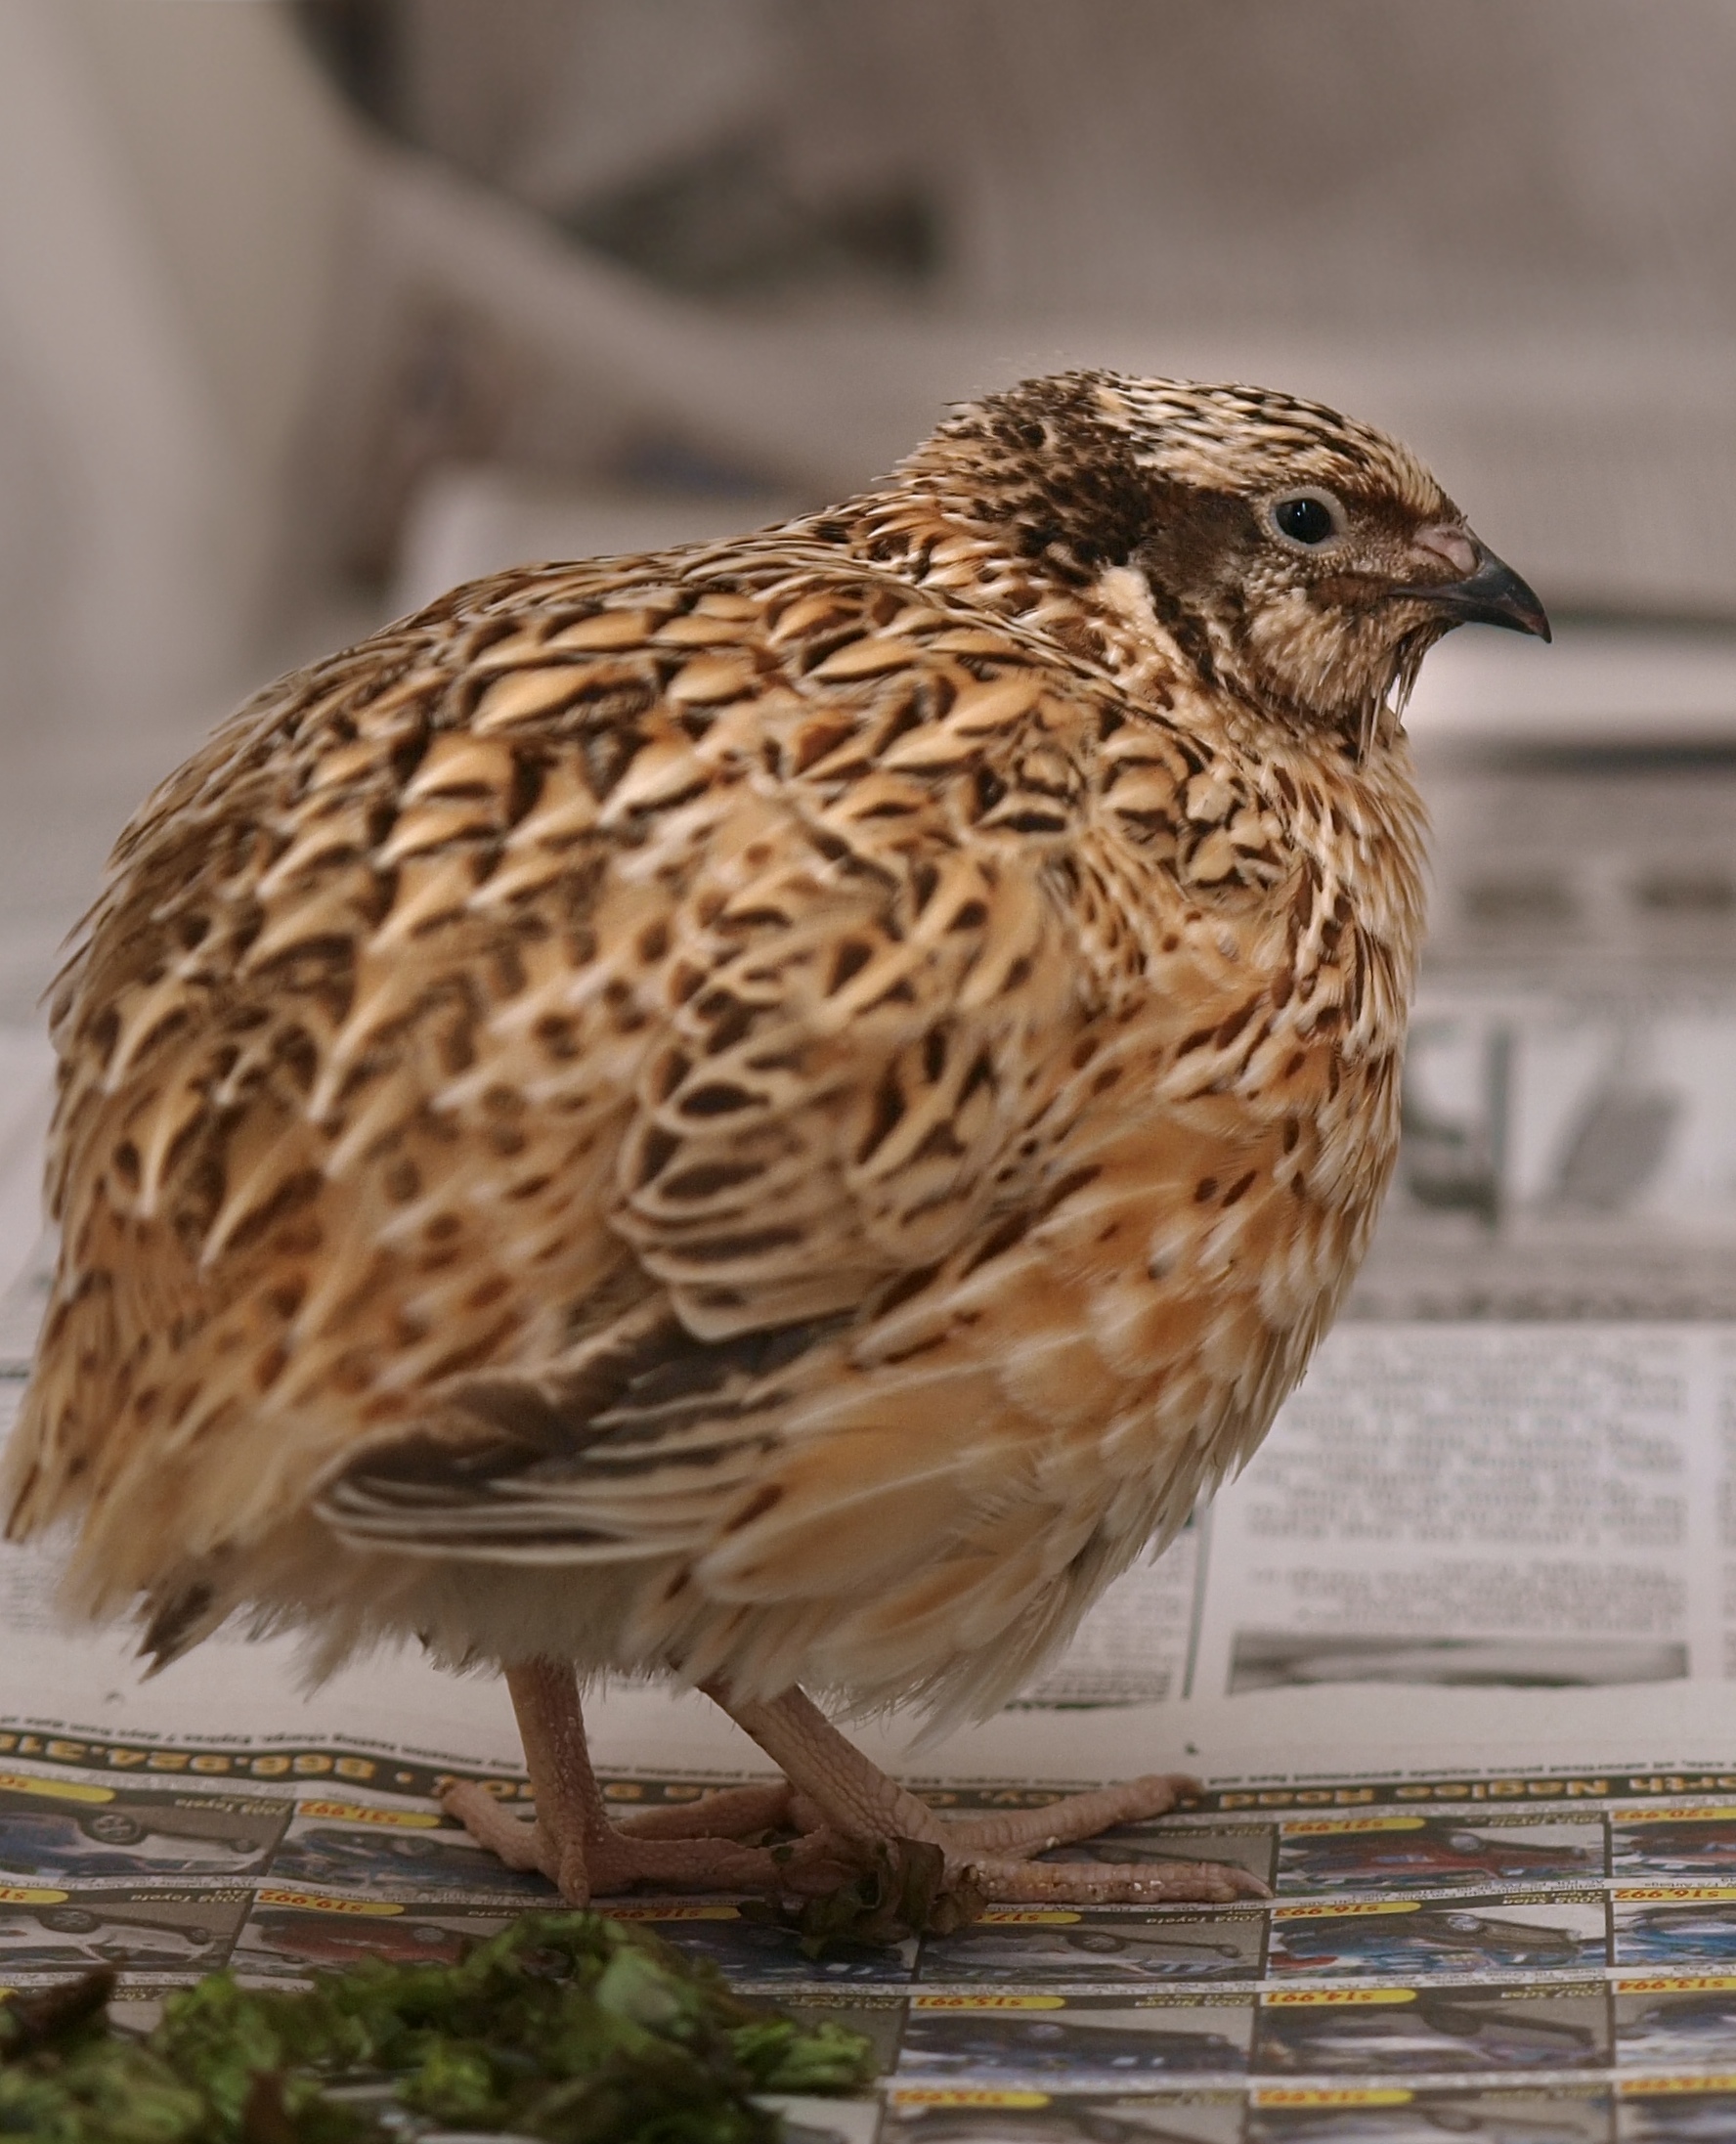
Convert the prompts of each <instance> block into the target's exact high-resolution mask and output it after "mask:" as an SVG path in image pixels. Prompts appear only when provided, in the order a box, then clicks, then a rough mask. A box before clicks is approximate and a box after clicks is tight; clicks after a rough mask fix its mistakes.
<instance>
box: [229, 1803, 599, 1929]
mask: <svg viewBox="0 0 1736 2144" xmlns="http://www.w3.org/2000/svg"><path fill="white" fill-rule="evenodd" d="M271 1874H272V1877H273V1880H274V1881H276V1882H279V1883H284V1884H313V1885H317V1886H318V1887H319V1889H321V1890H323V1891H342V1892H346V1893H353V1894H355V1895H356V1896H357V1897H359V1898H383V1899H390V1898H405V1897H422V1896H425V1895H426V1894H428V1893H430V1892H433V1893H436V1894H441V1893H451V1894H452V1896H454V1897H455V1898H511V1899H516V1900H518V1901H520V1902H521V1908H520V1909H521V1910H524V1909H526V1908H529V1907H531V1906H534V1905H537V1904H544V1905H553V1904H555V1903H557V1897H556V1893H555V1889H554V1886H553V1885H552V1884H551V1883H550V1882H549V1881H548V1880H547V1878H546V1877H545V1876H542V1875H540V1874H538V1873H537V1871H536V1870H535V1869H514V1868H508V1867H507V1866H506V1865H505V1863H504V1862H503V1861H502V1860H500V1859H499V1856H498V1855H495V1854H490V1853H488V1852H486V1851H485V1850H484V1849H483V1848H482V1847H479V1846H478V1845H477V1844H476V1843H475V1841H474V1840H473V1839H471V1837H470V1836H469V1834H468V1833H467V1832H465V1831H463V1830H461V1829H460V1828H459V1827H458V1826H457V1825H456V1824H453V1823H449V1822H447V1821H445V1820H443V1819H442V1818H441V1817H438V1816H432V1815H429V1814H427V1813H425V1812H423V1811H420V1810H396V1809H369V1808H363V1807H360V1806H358V1805H356V1804H353V1803H344V1802H332V1801H311V1802H309V1801H304V1802H300V1803H298V1804H297V1805H296V1809H295V1816H294V1820H293V1821H292V1822H291V1824H290V1826H289V1829H288V1831H287V1833H286V1834H285V1835H284V1837H283V1840H282V1844H281V1845H280V1846H279V1847H278V1850H277V1852H276V1853H275V1854H274V1855H273V1856H272V1860H271Z"/></svg>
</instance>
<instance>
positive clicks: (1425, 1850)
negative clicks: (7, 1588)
mask: <svg viewBox="0 0 1736 2144" xmlns="http://www.w3.org/2000/svg"><path fill="white" fill-rule="evenodd" d="M1603 1873H1604V1842H1603V1824H1602V1821H1601V1819H1599V1818H1596V1817H1590V1818H1586V1819H1585V1820H1584V1821H1582V1822H1576V1823H1563V1822H1553V1823H1502V1822H1500V1821H1499V1820H1498V1819H1497V1820H1496V1821H1493V1822H1492V1821H1488V1820H1479V1821H1478V1822H1475V1823H1467V1822H1465V1821H1464V1820H1463V1819H1462V1818H1460V1817H1458V1816H1410V1815H1395V1816H1351V1817H1330V1816H1325V1817H1312V1818H1300V1819H1297V1820H1294V1821H1291V1822H1289V1823H1286V1824H1285V1825H1284V1826H1283V1827H1282V1830H1281V1832H1280V1839H1279V1850H1278V1882H1277V1885H1276V1889H1277V1890H1278V1893H1279V1895H1280V1897H1286V1896H1288V1895H1290V1894H1292V1893H1295V1892H1311V1891H1444V1890H1448V1889H1450V1888H1452V1887H1453V1886H1454V1885H1456V1884H1464V1885H1489V1884H1520V1883H1543V1884H1560V1883H1576V1882H1578V1883H1584V1882H1595V1881H1596V1880H1597V1878H1598V1877H1600V1876H1601V1875H1602V1874H1603Z"/></svg>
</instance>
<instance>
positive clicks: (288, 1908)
mask: <svg viewBox="0 0 1736 2144" xmlns="http://www.w3.org/2000/svg"><path fill="white" fill-rule="evenodd" d="M509 1917H510V1916H509V1915H507V1914H504V1913H501V1912H495V1913H463V1912H447V1911H445V1910H443V1909H437V1910H436V1911H434V1912H429V1911H427V1910H426V1909H425V1908H423V1907H421V1906H413V1905H395V1904H391V1903H387V1902H386V1901H384V1900H372V1899H369V1900H362V1899H320V1898H317V1897H315V1896H313V1895H311V1894H308V1893H302V1892H295V1891H280V1890H277V1889H275V1888H268V1889H266V1890H263V1891H261V1892H260V1893H259V1895H258V1903H257V1904H256V1905H255V1906H254V1909H253V1911H252V1913H251V1914H250V1915H249V1916H248V1918H247V1922H246V1925H245V1927H244V1928H243V1929H242V1931H241V1934H240V1939H239V1942H238V1943H237V1945H236V1947H235V1952H234V1955H233V1956H232V1957H231V1959H230V1961H229V1962H230V1964H231V1965H232V1966H233V1967H234V1969H235V1970H236V1972H237V1973H238V1974H239V1975H241V1976H242V1978H243V1979H248V1978H255V1977H256V1978H260V1979H265V1980H305V1979H306V1978H307V1976H308V1975H309V1974H310V1973H314V1972H329V1971H334V1970H336V1969H338V1968H341V1967H343V1966H348V1965H355V1964H357V1963H358V1962H359V1961H360V1960H361V1959H363V1958H383V1959H384V1960H385V1961H386V1962H387V1964H389V1965H456V1964H458V1963H459V1962H460V1961H461V1960H462V1959H463V1957H464V1955H465V1953H466V1952H467V1951H468V1950H469V1949H470V1948H471V1947H472V1946H473V1945H475V1944H477V1943H479V1942H481V1941H482V1940H483V1939H484V1938H485V1937H488V1936H492V1935H494V1934H495V1933H496V1931H497V1930H499V1929H500V1928H503V1927H504V1926H505V1925H506V1921H507V1919H508V1918H509Z"/></svg>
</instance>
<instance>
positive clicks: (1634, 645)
mask: <svg viewBox="0 0 1736 2144" xmlns="http://www.w3.org/2000/svg"><path fill="white" fill-rule="evenodd" d="M1406 722H1407V726H1408V727H1409V729H1410V731H1411V735H1412V737H1413V738H1415V740H1416V742H1417V744H1418V745H1419V746H1426V745H1437V744H1441V745H1454V744H1465V745H1476V746H1482V747H1487V746H1521V747H1522V746H1532V747H1537V746H1542V747H1550V746H1553V747H1557V748H1560V747H1572V746H1593V747H1595V746H1633V745H1642V746H1654V747H1668V746H1695V745H1701V746H1704V745H1710V744H1730V743H1736V630H1729V629H1720V628H1714V627H1693V626H1688V627H1678V628H1674V629H1670V628H1664V627H1658V628H1643V627H1637V626H1604V625H1584V624H1582V623H1580V622H1579V621H1577V620H1568V621H1567V622H1565V623H1563V624H1562V625H1561V626H1559V627H1558V629H1557V632H1556V635H1555V641H1554V645H1553V646H1549V647H1545V646H1544V645H1543V644H1542V642H1541V641H1539V640H1530V639H1521V637H1520V636H1519V635H1518V634H1508V633H1490V632H1484V631H1471V630H1461V631H1460V632H1457V633H1454V634H1450V635H1449V636H1448V638H1447V639H1445V640H1444V641H1443V642H1442V643H1441V645H1440V646H1439V647H1438V648H1436V649H1435V650H1434V651H1433V653H1432V654H1431V655H1430V656H1429V659H1428V661H1427V662H1426V663H1425V664H1424V665H1423V668H1422V676H1421V678H1420V679H1419V680H1418V682H1417V686H1416V692H1415V696H1414V698H1413V699H1412V700H1411V709H1410V713H1409V715H1408V716H1407V718H1406Z"/></svg>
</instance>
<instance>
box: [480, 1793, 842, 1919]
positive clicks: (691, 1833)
mask: <svg viewBox="0 0 1736 2144" xmlns="http://www.w3.org/2000/svg"><path fill="white" fill-rule="evenodd" d="M441 1799H442V1805H443V1807H444V1808H445V1809H446V1811H447V1813H448V1815H449V1816H456V1818H457V1819H458V1821H459V1822H460V1823H461V1824H462V1825H463V1827H464V1829H465V1830H466V1831H467V1832H469V1834H470V1836H471V1837H472V1838H473V1839H474V1840H475V1841H476V1843H477V1844H478V1845H479V1846H485V1847H487V1848H488V1849H489V1851H490V1852H491V1853H493V1854H497V1855H499V1858H500V1860H502V1861H504V1862H505V1863H506V1865H507V1867H508V1868H517V1869H537V1870H539V1871H540V1872H541V1873H542V1875H544V1876H546V1877H547V1878H548V1880H549V1882H550V1883H551V1884H553V1885H554V1886H555V1888H556V1889H557V1890H558V1891H559V1893H560V1895H561V1897H562V1899H563V1900H564V1901H565V1902H566V1903H567V1904H568V1905H588V1904H589V1903H590V1902H591V1900H592V1899H593V1898H612V1897H615V1896H616V1895H617V1894H619V1893H621V1892H625V1891H632V1890H634V1889H637V1888H639V1887H640V1886H643V1885H652V1886H655V1887H657V1888H658V1889H661V1890H665V1891H775V1890H777V1889H779V1888H780V1887H781V1886H782V1884H783V1882H784V1871H783V1867H782V1865H781V1858H779V1857H775V1856H774V1855H773V1854H772V1852H771V1851H770V1849H769V1848H767V1847H765V1846H762V1845H759V1844H749V1843H747V1842H749V1841H755V1840H758V1839H759V1837H760V1836H762V1835H763V1834H764V1833H766V1832H775V1831H778V1830H781V1829H785V1828H787V1827H788V1826H789V1824H790V1822H791V1805H792V1801H793V1799H794V1797H793V1795H792V1792H791V1789H790V1786H789V1784H788V1783H787V1781H784V1780H781V1779H780V1780H779V1781H777V1783H776V1784H775V1785H770V1786H749V1787H725V1788H723V1789H722V1790H721V1792H719V1793H716V1794H707V1795H704V1796H702V1797H701V1798H700V1799H699V1800H698V1801H696V1802H689V1803H686V1804H684V1805H682V1806H681V1807H679V1808H673V1809H651V1810H638V1811H634V1812H633V1813H632V1814H630V1815H629V1816H623V1817H621V1818H619V1819H614V1820H611V1819H605V1818H602V1817H600V1816H598V1815H597V1814H596V1812H595V1811H594V1810H589V1809H586V1810H584V1811H573V1810H565V1811H562V1810H560V1809H559V1808H558V1807H557V1810H556V1813H555V1816H554V1820H553V1821H552V1822H550V1821H549V1819H548V1817H547V1816H545V1815H544V1814H543V1813H542V1811H539V1813H538V1815H537V1816H536V1817H535V1818H534V1819H533V1820H531V1821H529V1822H527V1821H526V1819H525V1818H524V1817H522V1816H513V1815H511V1814H510V1813H509V1812H508V1811H507V1810H506V1809H505V1808H503V1807H502V1806H501V1804H500V1803H499V1802H498V1801H497V1800H496V1799H495V1797H494V1796H493V1795H492V1794H490V1793H489V1792H488V1791H487V1789H486V1788H484V1787H481V1786H478V1785H477V1784H476V1783H475V1782H474V1781H473V1780H464V1781H462V1782H460V1783H458V1784H456V1785H454V1786H451V1787H449V1788H448V1789H447V1791H446V1793H445V1794H444V1795H443V1796H442V1798H441ZM563 1817H564V1819H565V1820H563ZM809 1868H811V1869H812V1872H813V1880H814V1881H816V1882H817V1881H821V1880H823V1875H824V1873H825V1872H826V1871H828V1870H830V1872H831V1873H832V1875H833V1878H834V1880H842V1878H843V1877H844V1875H845V1874H846V1870H845V1868H844V1867H843V1866H842V1865H840V1866H837V1867H836V1868H834V1867H833V1866H832V1864H831V1863H830V1862H829V1860H828V1859H827V1856H826V1854H825V1853H824V1851H823V1849H820V1848H819V1847H818V1844H817V1842H816V1849H815V1851H814V1852H812V1853H811V1854H808V1855H806V1856H804V1857H803V1863H802V1872H803V1874H806V1873H807V1871H808V1869H809Z"/></svg>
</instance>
